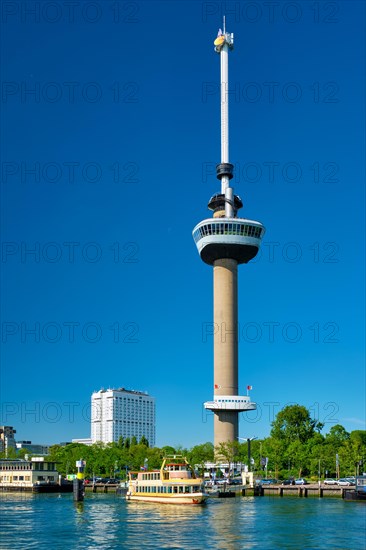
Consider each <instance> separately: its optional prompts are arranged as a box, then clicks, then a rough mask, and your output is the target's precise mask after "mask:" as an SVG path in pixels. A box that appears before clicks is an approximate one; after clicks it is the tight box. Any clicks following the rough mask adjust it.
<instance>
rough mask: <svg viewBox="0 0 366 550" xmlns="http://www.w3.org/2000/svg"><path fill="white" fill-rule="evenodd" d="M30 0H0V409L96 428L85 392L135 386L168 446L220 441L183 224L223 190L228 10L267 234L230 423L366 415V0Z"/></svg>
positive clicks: (244, 133)
mask: <svg viewBox="0 0 366 550" xmlns="http://www.w3.org/2000/svg"><path fill="white" fill-rule="evenodd" d="M35 4H37V5H38V6H41V7H40V8H39V10H40V11H39V12H36V13H35V14H31V13H28V12H26V11H24V5H25V3H23V2H4V3H3V4H2V10H3V12H2V27H3V29H2V30H3V33H2V66H3V68H2V100H1V107H2V151H1V152H2V170H3V171H2V181H1V189H2V310H1V315H2V318H1V322H2V325H1V328H2V356H1V397H2V403H3V405H2V413H3V416H2V419H0V423H5V424H10V425H13V426H14V427H15V428H16V430H17V436H18V439H31V440H32V441H33V442H38V443H55V442H59V441H65V440H68V441H70V440H71V438H74V437H89V435H90V424H89V414H90V409H89V402H90V395H91V393H92V392H93V391H94V390H98V389H100V388H101V387H104V388H107V387H119V386H124V387H126V388H130V389H139V390H146V391H147V392H148V393H149V394H151V395H153V396H154V397H155V398H156V407H157V445H164V444H168V443H169V444H173V445H178V444H181V445H184V446H192V445H195V444H198V443H203V442H205V441H208V440H212V438H213V421H212V417H211V416H208V415H206V414H205V413H204V410H203V402H204V401H205V400H210V399H211V398H212V394H213V342H212V337H210V336H207V335H206V333H205V330H206V327H207V323H211V322H212V268H210V267H209V266H207V265H206V264H204V263H203V262H202V261H201V260H200V258H199V255H198V253H197V250H196V248H195V245H194V242H193V239H192V236H191V231H192V229H193V227H194V226H195V224H196V223H197V222H199V221H200V220H202V219H204V218H205V217H209V216H210V213H209V211H208V210H207V208H206V205H207V202H208V200H209V198H210V196H211V195H212V194H214V193H215V192H217V191H218V189H219V182H218V180H216V178H215V176H214V174H213V166H214V165H215V164H216V163H217V162H219V161H220V141H219V140H220V127H219V94H218V81H219V56H218V55H217V54H215V53H214V50H213V40H214V39H215V37H216V34H217V31H218V28H219V27H220V26H221V17H222V12H223V11H226V12H227V29H228V30H229V31H230V32H234V34H235V49H234V52H233V53H232V54H230V68H229V70H230V86H231V89H232V91H233V92H234V93H233V94H232V99H231V103H230V124H231V127H230V149H231V151H230V157H231V161H232V162H233V163H234V164H236V181H235V191H236V193H238V194H239V195H240V196H241V197H242V199H243V201H244V209H243V210H242V211H241V215H242V216H245V217H248V218H252V219H255V220H260V221H261V222H262V223H263V224H264V225H265V226H266V229H267V232H266V235H265V238H264V242H263V247H262V252H261V255H260V256H259V257H258V259H257V260H256V261H254V262H252V263H251V264H250V265H247V266H241V267H240V275H239V318H240V341H239V356H240V389H241V392H242V393H245V391H246V390H245V388H246V386H247V384H249V385H252V386H253V391H252V392H251V397H252V399H253V400H255V401H256V402H257V403H258V411H257V412H256V413H251V414H250V415H248V416H242V417H241V421H240V436H241V437H247V436H258V437H265V436H267V435H268V434H269V431H270V422H271V420H272V419H273V414H274V413H276V412H278V411H279V410H280V408H282V407H283V406H285V405H286V404H288V403H300V404H303V405H305V406H307V407H309V408H310V409H311V411H312V414H313V415H314V417H315V418H317V419H318V420H320V421H321V422H325V424H326V426H325V430H324V431H325V432H326V431H327V430H329V428H330V427H331V426H332V425H334V424H335V423H341V424H343V425H344V426H345V427H346V429H347V430H349V431H351V430H354V429H365V370H364V368H365V357H364V351H365V349H364V331H365V326H364V320H365V318H364V306H365V300H364V276H365V273H364V246H363V242H364V202H365V201H364V182H365V172H364V161H365V109H364V97H365V81H364V61H365V55H364V54H365V46H364V44H365V4H364V2H361V1H347V2H343V1H341V2H322V1H320V2H310V1H309V2H308V1H299V0H297V1H295V2H291V3H288V2H279V3H275V4H274V5H273V6H272V7H271V8H269V6H268V4H267V3H266V2H261V1H259V2H252V3H249V4H248V3H246V2H236V3H234V2H232V3H227V5H228V6H232V5H235V6H236V12H235V13H230V9H227V8H225V2H179V1H174V2H171V1H170V2H169V1H149V2H122V1H121V2H110V1H107V0H104V1H103V2H101V1H96V2H93V3H91V2H83V1H81V2H79V3H77V6H75V7H74V8H73V11H70V10H72V8H71V7H66V6H65V3H64V2H58V1H56V2H52V3H50V2H43V3H42V2H41V3H34V2H29V3H27V5H30V6H31V5H35ZM248 6H249V7H248ZM31 90H34V92H33V93H31V92H30V91H31ZM32 168H33V169H34V170H35V172H33V173H32V172H31V171H30V170H31V169H32ZM30 250H35V253H33V254H32V253H30V252H29V251H30ZM32 328H33V329H35V330H36V332H35V333H33V334H31V333H29V332H27V331H29V330H30V329H32ZM117 329H119V331H118V332H119V333H118V334H117ZM32 411H33V412H32Z"/></svg>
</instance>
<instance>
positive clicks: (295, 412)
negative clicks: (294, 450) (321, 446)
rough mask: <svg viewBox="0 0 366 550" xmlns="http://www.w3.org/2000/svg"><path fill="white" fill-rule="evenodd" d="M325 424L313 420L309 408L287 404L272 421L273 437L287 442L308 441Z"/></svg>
mask: <svg viewBox="0 0 366 550" xmlns="http://www.w3.org/2000/svg"><path fill="white" fill-rule="evenodd" d="M322 428H323V424H322V423H321V422H317V421H316V420H313V419H312V418H311V416H310V412H309V410H308V409H307V408H306V407H304V406H302V405H287V407H285V408H284V409H282V410H281V411H280V412H279V413H278V414H277V416H276V418H275V420H274V421H273V422H272V430H271V437H273V438H274V439H278V440H282V441H284V442H285V443H286V444H288V445H289V444H290V443H292V442H293V441H299V442H300V443H306V441H308V440H309V439H311V438H312V437H313V436H314V434H315V433H316V432H315V430H319V431H320V430H321V429H322Z"/></svg>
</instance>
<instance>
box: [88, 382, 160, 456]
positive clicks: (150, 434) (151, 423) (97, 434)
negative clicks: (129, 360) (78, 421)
mask: <svg viewBox="0 0 366 550" xmlns="http://www.w3.org/2000/svg"><path fill="white" fill-rule="evenodd" d="M91 405H92V414H91V417H92V418H91V439H92V442H93V443H96V442H97V441H102V442H103V443H111V442H113V441H115V442H118V440H119V438H120V437H121V436H122V437H124V438H126V437H129V438H131V437H134V436H135V437H136V439H137V441H138V442H139V441H140V439H141V437H142V436H145V437H146V439H147V440H148V442H149V445H150V447H154V446H155V398H154V397H151V396H150V395H148V394H147V393H145V392H140V391H134V390H126V389H125V388H118V389H108V390H103V389H102V390H99V391H97V392H94V393H93V394H92V397H91Z"/></svg>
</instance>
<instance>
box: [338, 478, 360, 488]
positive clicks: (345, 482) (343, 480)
mask: <svg viewBox="0 0 366 550" xmlns="http://www.w3.org/2000/svg"><path fill="white" fill-rule="evenodd" d="M338 485H341V486H348V485H356V483H355V482H354V481H353V479H350V478H347V477H341V479H338Z"/></svg>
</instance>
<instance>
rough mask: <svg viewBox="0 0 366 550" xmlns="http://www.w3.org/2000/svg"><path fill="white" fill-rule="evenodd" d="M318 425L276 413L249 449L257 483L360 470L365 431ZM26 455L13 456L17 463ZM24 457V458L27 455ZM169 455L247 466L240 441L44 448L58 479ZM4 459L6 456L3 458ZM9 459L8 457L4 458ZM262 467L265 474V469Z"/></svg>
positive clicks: (300, 409) (301, 410)
mask: <svg viewBox="0 0 366 550" xmlns="http://www.w3.org/2000/svg"><path fill="white" fill-rule="evenodd" d="M323 428H324V425H323V424H322V423H320V422H317V421H315V420H313V419H312V418H311V415H310V412H309V410H308V409H307V408H306V407H304V406H301V405H289V406H287V407H285V408H284V409H282V410H281V411H280V412H279V413H278V414H277V416H276V418H275V420H274V421H273V422H272V425H271V432H270V435H269V437H267V438H264V439H256V440H252V441H251V442H250V445H251V449H250V451H251V453H250V454H251V458H252V461H251V462H252V464H251V470H254V471H255V472H256V474H257V476H258V477H263V476H264V475H265V474H266V475H267V476H268V477H275V478H278V479H282V478H286V477H289V476H296V477H302V476H308V477H310V478H311V477H313V478H315V479H317V478H318V476H319V474H320V477H321V478H324V477H336V476H339V477H343V476H347V475H354V474H358V473H362V472H363V471H365V470H366V431H365V430H354V431H352V432H350V433H348V432H347V431H346V430H345V428H344V427H343V426H341V425H340V424H336V425H334V426H332V428H331V429H330V430H329V433H327V434H326V435H322V434H321V431H322V429H323ZM25 453H27V451H26V450H25V449H22V450H21V451H19V452H18V457H20V456H24V454H25ZM28 454H29V453H28ZM169 454H183V455H184V456H187V458H188V460H189V461H190V463H191V464H193V465H196V464H197V465H200V468H202V466H203V464H204V462H207V461H210V462H212V461H214V460H216V461H218V460H222V461H225V462H229V461H230V462H234V463H235V462H241V463H244V464H247V463H248V443H247V442H245V443H242V442H240V441H235V442H228V443H224V444H220V445H219V446H218V447H217V448H214V446H213V445H212V443H210V442H207V443H203V444H201V445H195V446H194V447H192V448H190V449H185V448H183V447H175V448H174V447H171V446H165V447H162V448H158V447H149V443H148V441H147V440H146V438H145V437H142V438H141V440H140V441H137V440H136V438H135V437H132V438H131V439H130V438H125V439H124V438H122V437H120V439H119V441H118V442H117V443H107V444H103V443H95V444H93V445H90V446H88V445H83V444H80V443H71V444H69V445H66V446H60V445H53V446H51V447H50V458H51V459H52V460H53V461H56V462H57V463H58V470H59V472H60V473H61V474H63V475H66V474H72V473H75V472H76V465H75V463H76V461H77V460H80V459H81V458H83V459H84V460H86V470H85V475H86V476H88V477H92V476H93V475H95V476H97V475H100V476H106V477H115V476H117V477H119V478H121V479H124V478H125V475H126V472H127V471H128V470H139V469H140V468H141V467H143V466H146V465H147V467H148V468H159V467H160V465H161V461H162V458H163V457H164V456H166V455H169ZM8 456H9V455H8ZM9 458H10V456H9ZM265 463H267V468H265Z"/></svg>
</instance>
